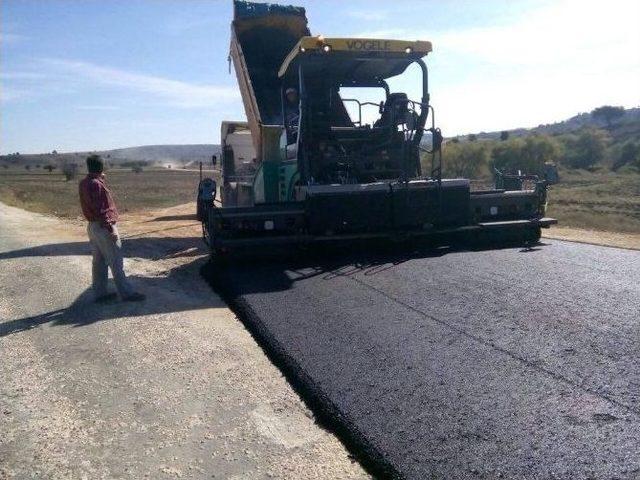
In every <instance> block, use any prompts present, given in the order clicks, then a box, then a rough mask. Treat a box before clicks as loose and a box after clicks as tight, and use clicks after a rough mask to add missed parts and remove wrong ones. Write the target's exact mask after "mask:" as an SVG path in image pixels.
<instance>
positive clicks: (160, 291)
mask: <svg viewBox="0 0 640 480" xmlns="http://www.w3.org/2000/svg"><path fill="white" fill-rule="evenodd" d="M123 245H124V249H125V256H126V257H138V258H144V259H149V260H162V259H171V258H180V257H190V259H189V260H187V263H184V264H182V265H180V266H177V267H174V268H170V269H169V270H167V271H164V272H162V273H161V274H160V276H135V275H133V276H130V277H129V278H130V279H131V281H132V283H133V284H134V286H135V287H136V288H137V289H138V290H139V291H141V292H144V293H145V294H146V295H147V299H146V300H145V301H143V302H138V303H127V302H120V301H118V300H114V301H112V302H109V303H104V304H96V303H94V302H93V293H92V291H91V290H90V288H87V289H86V290H85V291H84V292H83V293H82V294H81V295H80V296H79V297H78V298H76V300H74V302H73V303H72V304H71V305H70V306H68V307H66V308H61V309H56V310H52V311H49V312H46V313H44V314H41V315H35V316H31V317H25V318H20V319H16V320H10V321H8V322H4V323H0V337H3V336H6V335H9V334H12V333H16V332H21V331H24V330H29V329H31V328H34V327H37V326H40V325H44V324H51V325H74V326H83V325H89V324H92V323H95V322H99V321H103V320H116V319H125V321H126V318H127V317H138V316H143V315H154V314H162V313H170V312H182V311H188V310H197V309H203V308H216V307H225V304H224V303H223V302H222V301H221V300H220V299H219V298H218V297H217V296H215V295H211V294H207V293H208V289H207V288H206V286H203V285H202V284H201V283H200V275H199V272H200V269H201V268H202V266H203V265H204V264H206V263H207V261H208V258H207V257H206V256H205V254H206V250H205V248H204V245H203V243H202V240H201V239H200V238H190V237H188V238H179V237H178V238H169V237H159V238H153V237H152V238H137V239H129V240H125V242H124V243H123ZM90 254H91V253H90V249H89V244H88V242H67V243H58V244H49V245H42V246H38V247H33V248H25V249H21V250H14V251H10V252H2V253H0V268H2V267H1V265H2V261H3V260H7V259H17V258H25V257H39V256H42V257H50V256H65V255H68V256H76V255H86V256H90ZM87 262H90V258H87ZM109 283H110V289H111V290H114V291H115V289H114V286H113V284H112V280H110V281H109ZM36 288H38V287H37V286H36ZM196 289H200V291H199V293H194V290H196ZM39 290H40V291H41V292H43V294H46V293H45V292H46V287H40V288H39ZM203 290H204V294H202V291H203Z"/></svg>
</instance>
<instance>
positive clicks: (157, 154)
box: [0, 144, 220, 168]
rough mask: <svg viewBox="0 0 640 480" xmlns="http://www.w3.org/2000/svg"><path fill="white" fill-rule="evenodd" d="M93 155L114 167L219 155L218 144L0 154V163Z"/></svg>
mask: <svg viewBox="0 0 640 480" xmlns="http://www.w3.org/2000/svg"><path fill="white" fill-rule="evenodd" d="M91 153H97V154H99V155H101V156H102V157H103V158H104V159H105V160H106V161H107V162H108V163H110V164H111V165H114V166H117V165H121V164H123V163H124V164H126V163H130V162H147V163H148V164H150V165H157V166H169V165H171V166H173V167H174V168H176V167H183V166H195V165H197V164H198V163H199V162H203V163H208V162H210V161H211V156H212V155H219V154H220V145H214V144H196V145H144V146H140V147H127V148H116V149H113V150H100V151H85V152H51V153H39V154H24V155H16V154H13V155H2V156H0V164H5V165H10V166H11V165H13V166H17V165H20V166H27V165H29V166H37V165H41V166H44V165H49V164H51V165H58V164H62V163H65V162H70V163H82V162H84V159H85V158H86V157H87V155H89V154H91Z"/></svg>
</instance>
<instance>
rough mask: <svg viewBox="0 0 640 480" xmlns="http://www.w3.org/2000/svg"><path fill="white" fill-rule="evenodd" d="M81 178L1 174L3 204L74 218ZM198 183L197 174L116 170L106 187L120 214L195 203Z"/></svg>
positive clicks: (77, 211) (109, 174) (77, 212)
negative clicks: (66, 179) (68, 178)
mask: <svg viewBox="0 0 640 480" xmlns="http://www.w3.org/2000/svg"><path fill="white" fill-rule="evenodd" d="M207 173H208V174H209V175H210V173H211V172H207ZM82 177H83V175H79V176H78V178H76V179H74V180H70V181H65V179H64V176H63V175H61V174H60V173H56V171H55V170H54V172H53V173H48V172H45V171H33V170H31V171H26V170H18V169H15V170H2V171H0V201H2V202H4V203H6V204H8V205H12V206H16V207H20V208H24V209H26V210H30V211H34V212H38V213H48V214H54V215H57V216H59V217H64V218H75V217H78V216H80V215H81V212H80V206H79V203H78V182H79V181H80V179H81V178H82ZM198 180H199V176H198V172H197V171H188V170H167V169H149V170H143V171H142V172H140V173H133V172H132V171H131V170H130V169H113V170H109V171H108V172H107V183H108V184H109V186H110V187H111V190H112V192H113V194H114V197H115V200H116V203H117V205H118V209H119V210H120V211H121V212H129V211H139V210H145V209H156V208H165V207H171V206H174V205H179V204H183V203H187V202H191V201H194V200H195V196H196V190H197V188H198Z"/></svg>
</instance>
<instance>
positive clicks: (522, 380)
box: [206, 240, 640, 479]
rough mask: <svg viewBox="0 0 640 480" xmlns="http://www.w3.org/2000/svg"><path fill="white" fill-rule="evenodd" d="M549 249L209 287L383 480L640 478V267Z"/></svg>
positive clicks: (613, 255) (307, 272)
mask: <svg viewBox="0 0 640 480" xmlns="http://www.w3.org/2000/svg"><path fill="white" fill-rule="evenodd" d="M544 242H545V244H544V245H541V246H538V247H536V248H533V249H523V248H507V249H500V250H485V251H449V250H447V249H441V250H435V251H431V252H427V253H417V254H414V255H412V256H406V257H402V256H400V257H397V256H396V257H380V256H378V255H360V256H359V257H358V258H353V257H351V258H349V259H347V260H341V261H340V260H335V259H334V260H331V261H327V260H325V261H321V260H317V261H306V262H305V263H300V262H289V263H288V264H286V265H285V264H263V265H256V264H252V265H247V266H245V267H242V268H239V267H234V268H232V269H221V268H212V269H210V270H208V271H207V272H206V274H207V275H208V276H209V277H210V279H211V283H212V284H213V286H214V288H216V289H218V290H219V291H220V292H222V294H223V296H224V297H225V298H226V299H227V300H228V301H229V302H231V304H232V306H233V308H235V310H236V311H237V312H239V314H240V315H241V317H242V318H243V319H244V321H245V322H246V323H247V324H248V325H249V326H250V327H251V328H252V329H253V331H254V333H256V334H257V335H258V336H259V337H260V338H261V339H262V341H263V342H264V345H265V346H266V348H267V349H268V350H269V351H270V352H271V355H272V358H274V359H276V361H277V362H279V363H280V364H281V365H282V366H283V367H284V369H285V371H286V372H287V373H288V376H289V378H290V379H291V380H292V381H293V382H294V383H296V384H297V385H298V387H299V389H300V390H301V391H302V392H303V393H305V395H306V398H307V399H308V400H309V401H310V402H311V403H315V405H316V407H317V408H318V409H319V410H322V411H323V412H324V417H325V420H327V421H329V422H331V423H333V424H334V427H335V428H336V429H337V430H338V431H340V432H341V433H342V434H343V435H344V437H345V438H346V439H347V441H348V442H349V443H350V444H351V445H355V446H356V447H357V448H360V449H361V450H363V451H364V452H365V454H366V455H367V456H368V458H369V459H371V461H373V462H374V465H375V466H376V468H377V469H378V473H380V474H383V473H386V474H388V475H390V476H397V477H406V478H412V479H427V478H447V479H453V478H456V479H458V478H526V479H553V478H563V479H565V478H566V479H569V478H570V479H581V478H584V479H587V478H595V479H614V478H623V479H637V478H640V252H638V251H630V250H621V249H614V248H607V247H596V246H591V245H583V244H576V243H567V242H561V241H556V240H544Z"/></svg>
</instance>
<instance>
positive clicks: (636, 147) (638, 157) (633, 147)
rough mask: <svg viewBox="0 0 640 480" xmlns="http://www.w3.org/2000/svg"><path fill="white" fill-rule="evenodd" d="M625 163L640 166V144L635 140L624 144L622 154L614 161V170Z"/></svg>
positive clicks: (612, 167)
mask: <svg viewBox="0 0 640 480" xmlns="http://www.w3.org/2000/svg"><path fill="white" fill-rule="evenodd" d="M625 165H633V166H637V167H640V144H638V143H635V142H627V143H625V144H624V145H623V146H622V150H621V151H620V155H619V156H618V158H617V159H616V160H615V161H614V162H613V165H612V166H611V169H612V170H618V169H619V168H620V167H623V166H625Z"/></svg>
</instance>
